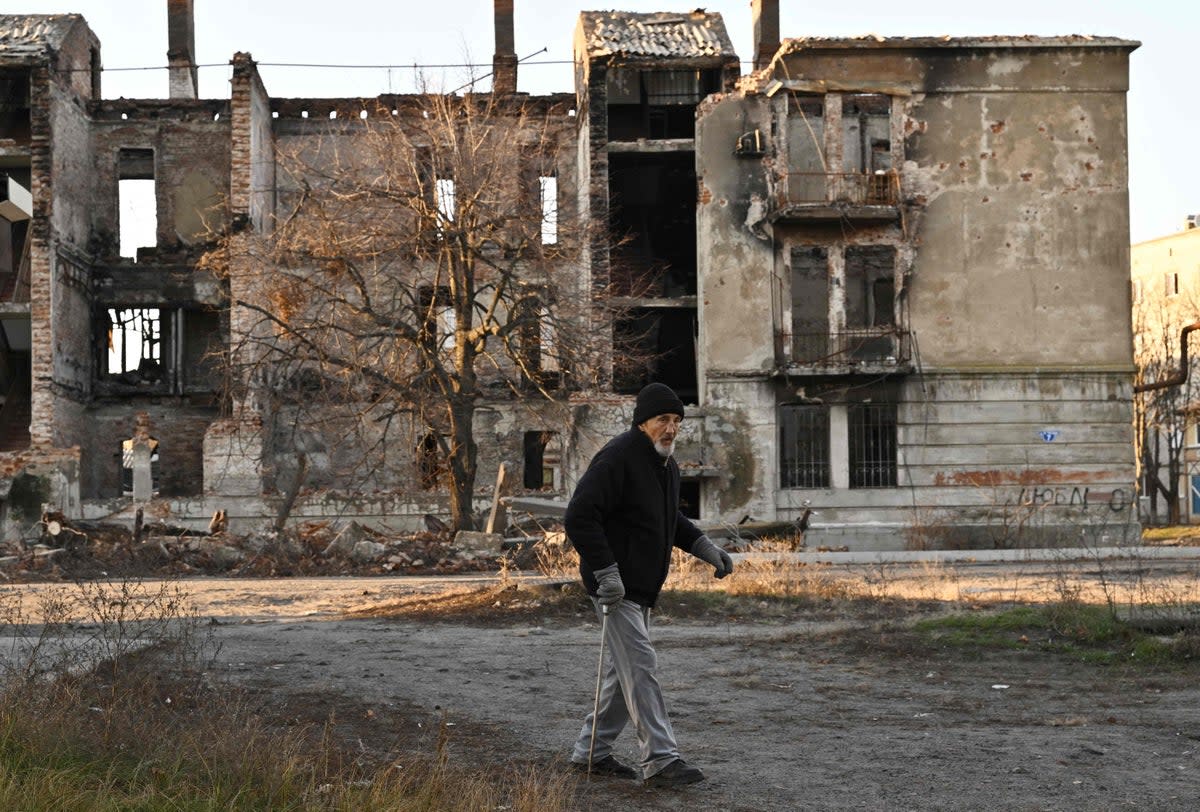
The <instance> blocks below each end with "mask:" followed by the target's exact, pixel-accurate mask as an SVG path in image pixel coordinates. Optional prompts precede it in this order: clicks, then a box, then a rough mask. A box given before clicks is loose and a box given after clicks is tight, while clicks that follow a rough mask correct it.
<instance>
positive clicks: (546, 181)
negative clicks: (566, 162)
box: [538, 175, 558, 245]
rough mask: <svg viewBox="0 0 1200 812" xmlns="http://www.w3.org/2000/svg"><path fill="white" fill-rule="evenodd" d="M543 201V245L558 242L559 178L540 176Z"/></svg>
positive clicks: (539, 184) (540, 190) (539, 187)
mask: <svg viewBox="0 0 1200 812" xmlns="http://www.w3.org/2000/svg"><path fill="white" fill-rule="evenodd" d="M538 191H539V193H540V196H541V202H542V245H556V244H557V243H558V178H556V177H555V176H554V175H542V176H541V177H540V178H538Z"/></svg>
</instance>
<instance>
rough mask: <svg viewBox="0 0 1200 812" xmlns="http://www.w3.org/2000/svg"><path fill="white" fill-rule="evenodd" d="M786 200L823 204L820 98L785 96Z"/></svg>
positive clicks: (822, 111) (824, 171)
mask: <svg viewBox="0 0 1200 812" xmlns="http://www.w3.org/2000/svg"><path fill="white" fill-rule="evenodd" d="M787 155H788V166H787V170H788V180H787V190H788V200H789V201H791V202H793V203H805V202H815V201H824V200H825V199H826V197H827V195H826V192H825V185H826V174H827V173H828V172H829V171H830V170H829V168H828V167H827V166H826V165H825V99H824V97H823V96H812V95H799V94H796V95H792V96H789V97H788V116H787Z"/></svg>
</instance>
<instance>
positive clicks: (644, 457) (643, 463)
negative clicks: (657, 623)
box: [565, 428, 702, 607]
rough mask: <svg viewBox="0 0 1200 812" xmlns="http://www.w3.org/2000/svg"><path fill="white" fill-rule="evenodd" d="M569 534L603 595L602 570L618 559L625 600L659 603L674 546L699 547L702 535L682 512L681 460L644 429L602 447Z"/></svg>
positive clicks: (587, 577)
mask: <svg viewBox="0 0 1200 812" xmlns="http://www.w3.org/2000/svg"><path fill="white" fill-rule="evenodd" d="M565 525H566V530H567V538H569V539H570V540H571V544H572V545H574V547H575V549H576V550H577V551H578V552H579V574H580V575H581V576H582V577H583V585H584V586H585V587H586V588H587V591H588V594H591V595H595V594H596V577H595V575H593V573H594V572H595V571H596V570H600V569H604V568H605V567H608V566H610V565H612V564H614V563H615V564H616V565H617V568H618V570H619V571H620V573H621V581H622V582H623V583H624V584H625V597H626V599H628V600H631V601H633V602H634V603H637V604H641V605H642V606H648V607H651V606H654V602H655V601H656V600H657V599H658V593H659V591H661V590H662V585H663V582H664V581H666V580H667V570H668V568H669V567H670V564H671V547H672V546H675V547H679V548H680V549H681V550H684V551H685V552H689V553H690V552H691V550H692V543H693V542H695V540H696V539H698V538H699V537H700V536H701V535H702V533H701V532H700V529H699V528H698V527H696V525H694V524H692V522H691V521H690V520H689V519H688V518H687V517H686V516H684V515H683V514H682V513H680V512H679V465H678V464H676V462H675V460H674V459H672V458H670V457H668V458H667V459H666V460H664V459H663V458H662V457H661V456H659V454H658V452H657V451H655V450H654V444H653V443H652V442H650V438H649V437H647V436H646V435H645V434H644V433H643V432H642V431H640V430H639V429H636V428H635V429H630V430H629V431H626V432H624V433H623V434H619V435H617V436H616V437H614V438H613V439H612V440H610V441H609V442H608V444H607V445H605V446H604V448H602V449H600V451H599V452H597V454H596V456H595V457H593V458H592V462H591V464H590V465H588V469H587V471H585V472H584V474H583V477H582V478H581V479H580V480H579V485H578V486H577V487H576V488H575V493H574V494H573V495H572V496H571V501H570V504H568V505H567V515H566V519H565Z"/></svg>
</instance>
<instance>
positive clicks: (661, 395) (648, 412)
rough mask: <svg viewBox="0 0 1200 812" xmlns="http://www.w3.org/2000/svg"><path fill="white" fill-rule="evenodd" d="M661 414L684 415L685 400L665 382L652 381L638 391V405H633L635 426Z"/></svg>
mask: <svg viewBox="0 0 1200 812" xmlns="http://www.w3.org/2000/svg"><path fill="white" fill-rule="evenodd" d="M660 414H677V415H679V416H680V417H683V401H682V400H680V399H679V395H676V394H675V392H674V390H672V389H671V387H669V386H667V385H666V384H665V383H652V384H650V385H649V386H647V387H645V388H644V389H642V391H641V392H638V396H637V405H636V406H634V407H633V426H634V428H637V427H638V426H640V425H642V423H645V422H646V421H647V420H649V419H650V418H652V417H658V416H659V415H660Z"/></svg>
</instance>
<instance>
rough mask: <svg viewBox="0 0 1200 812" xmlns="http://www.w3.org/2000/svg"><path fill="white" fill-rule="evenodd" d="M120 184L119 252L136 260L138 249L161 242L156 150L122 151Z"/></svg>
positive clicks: (120, 157)
mask: <svg viewBox="0 0 1200 812" xmlns="http://www.w3.org/2000/svg"><path fill="white" fill-rule="evenodd" d="M117 187H118V188H117V197H118V212H119V214H118V216H119V219H120V253H121V256H122V257H125V258H127V259H133V260H134V261H136V260H137V253H138V249H139V248H153V247H154V246H155V245H157V244H158V202H157V197H156V193H155V182H154V150H152V149H123V150H121V151H120V152H119V153H118V156H117Z"/></svg>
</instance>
